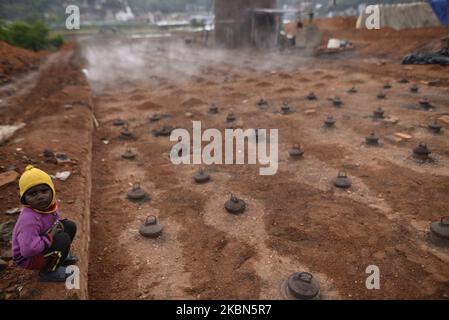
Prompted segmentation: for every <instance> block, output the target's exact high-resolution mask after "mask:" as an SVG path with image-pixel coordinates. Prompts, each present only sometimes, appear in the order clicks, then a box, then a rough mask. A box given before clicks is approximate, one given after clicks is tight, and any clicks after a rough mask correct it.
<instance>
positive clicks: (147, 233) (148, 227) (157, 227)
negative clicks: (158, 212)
mask: <svg viewBox="0 0 449 320" xmlns="http://www.w3.org/2000/svg"><path fill="white" fill-rule="evenodd" d="M163 229H164V226H163V225H162V224H161V223H159V220H158V219H157V218H156V217H155V216H149V217H148V218H146V220H145V222H144V223H142V224H141V225H140V227H139V233H140V234H141V235H142V236H144V237H146V238H157V237H158V236H159V235H160V234H161V233H162V230H163Z"/></svg>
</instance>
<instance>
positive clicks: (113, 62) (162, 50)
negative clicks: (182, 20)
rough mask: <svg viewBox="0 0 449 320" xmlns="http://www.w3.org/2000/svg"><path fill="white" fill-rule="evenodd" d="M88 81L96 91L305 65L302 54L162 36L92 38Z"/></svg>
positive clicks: (87, 47)
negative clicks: (224, 71) (222, 70)
mask: <svg viewBox="0 0 449 320" xmlns="http://www.w3.org/2000/svg"><path fill="white" fill-rule="evenodd" d="M83 54H84V57H85V58H86V60H87V62H88V67H87V70H88V79H89V81H90V82H91V85H92V87H93V88H94V89H95V90H101V88H104V87H108V86H112V85H116V84H119V85H120V83H124V82H127V81H139V80H148V79H150V78H152V77H153V78H154V77H160V78H163V79H166V80H168V81H170V83H171V84H180V83H183V82H184V83H185V82H188V81H191V79H192V76H201V75H202V71H204V68H205V67H217V66H226V65H234V66H238V67H240V68H247V69H249V68H251V69H252V70H253V71H254V70H257V71H272V70H275V69H277V70H279V69H282V70H285V71H292V69H295V68H297V67H299V66H300V65H301V64H303V63H304V60H303V59H301V58H300V55H299V54H298V53H297V52H296V53H293V54H292V53H291V52H284V53H282V52H280V51H279V50H270V51H268V50H267V51H255V50H251V49H219V48H211V47H204V46H201V45H198V44H186V42H185V41H184V40H183V39H180V38H178V39H175V38H172V37H159V38H150V39H139V40H131V39H129V38H114V39H109V40H108V39H91V40H89V41H85V42H83Z"/></svg>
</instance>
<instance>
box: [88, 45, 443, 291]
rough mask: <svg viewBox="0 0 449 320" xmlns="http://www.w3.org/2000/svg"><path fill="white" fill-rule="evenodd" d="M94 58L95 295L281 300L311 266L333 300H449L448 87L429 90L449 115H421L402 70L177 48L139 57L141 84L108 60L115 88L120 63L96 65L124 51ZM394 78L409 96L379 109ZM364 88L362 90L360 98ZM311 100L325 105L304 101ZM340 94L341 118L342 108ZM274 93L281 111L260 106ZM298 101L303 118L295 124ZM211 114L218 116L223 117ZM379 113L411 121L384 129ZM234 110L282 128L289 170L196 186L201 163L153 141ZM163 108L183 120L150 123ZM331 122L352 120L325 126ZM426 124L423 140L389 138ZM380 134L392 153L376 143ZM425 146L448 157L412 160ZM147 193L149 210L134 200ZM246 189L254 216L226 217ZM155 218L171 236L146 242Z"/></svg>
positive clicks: (223, 177)
mask: <svg viewBox="0 0 449 320" xmlns="http://www.w3.org/2000/svg"><path fill="white" fill-rule="evenodd" d="M88 48H89V50H90V58H91V59H93V60H92V61H90V63H91V67H90V69H89V73H90V74H91V78H92V79H91V84H92V87H93V88H94V89H95V92H96V97H95V101H94V105H95V114H96V117H97V119H98V121H99V124H100V127H99V129H98V130H97V131H96V132H95V134H94V138H93V168H92V174H93V177H92V200H91V204H92V205H91V216H92V221H91V230H92V233H91V242H90V262H89V296H90V298H92V299H197V298H200V299H279V298H281V294H280V286H281V284H282V281H283V280H284V279H286V278H287V277H288V276H289V275H290V274H291V273H292V272H296V271H309V272H312V273H313V274H314V275H315V277H316V278H317V279H318V280H319V282H320V284H321V291H322V294H323V298H324V299H344V298H360V299H374V298H399V299H404V298H441V297H442V295H443V294H445V293H447V292H448V291H449V280H448V279H449V269H448V268H447V263H448V262H449V251H448V250H447V249H442V248H438V247H435V246H434V245H432V244H431V243H430V242H429V241H427V232H428V224H429V222H430V221H434V220H437V219H438V218H439V217H440V216H441V215H442V213H444V212H448V209H449V204H448V202H447V201H443V199H445V198H447V190H449V179H448V176H449V169H448V164H449V154H448V152H447V150H448V149H447V147H448V144H449V143H448V139H447V138H448V137H447V136H448V133H447V131H449V130H448V129H446V130H444V132H443V134H442V135H433V134H431V133H429V132H428V131H427V130H426V128H425V127H420V125H424V126H425V124H427V123H428V122H429V120H430V119H431V118H433V117H435V116H436V115H437V114H439V113H441V112H444V111H448V110H447V106H448V104H447V102H448V101H447V94H448V89H447V88H444V87H426V86H424V87H422V91H423V92H422V94H425V95H426V96H427V97H429V98H430V99H431V100H432V101H433V102H434V103H435V105H436V108H435V110H433V111H416V110H410V109H407V108H404V107H403V106H404V105H407V104H410V103H417V99H418V97H419V96H420V95H418V96H417V95H414V94H412V93H410V92H409V91H408V87H409V85H408V84H398V83H397V80H399V79H400V78H401V77H402V74H403V72H404V70H403V69H402V68H399V67H398V68H396V69H393V70H392V71H391V72H390V74H389V75H385V76H379V75H373V74H371V73H369V72H368V71H367V70H365V69H363V70H359V69H357V66H356V65H357V63H355V64H354V65H353V66H351V67H350V68H349V70H348V69H342V68H337V67H336V65H335V63H337V64H338V62H334V63H332V61H330V62H329V61H328V62H320V64H317V62H316V61H315V60H314V59H313V58H308V59H309V60H307V59H305V58H298V57H296V58H293V57H291V56H289V61H290V63H289V65H288V66H287V67H286V66H285V63H284V62H283V61H282V59H281V61H278V62H273V63H271V64H270V65H268V64H267V63H266V61H268V60H270V59H269V58H270V57H269V56H266V55H263V54H260V53H259V54H252V55H248V54H246V53H237V52H235V51H229V52H227V53H226V58H227V59H223V58H224V57H223V56H221V55H222V54H223V53H222V52H221V51H220V52H218V51H214V50H213V49H198V48H189V47H186V46H184V45H182V44H176V45H174V44H173V43H171V42H168V43H167V42H160V43H157V44H152V45H149V44H141V45H137V46H136V47H134V48H132V49H131V50H134V51H133V52H134V53H135V57H136V61H132V62H129V63H136V66H137V67H136V68H137V69H139V70H140V71H141V72H143V73H144V74H143V75H142V76H141V77H140V76H136V77H135V78H130V77H129V76H128V75H129V74H131V73H132V74H133V75H135V74H136V73H135V72H134V73H133V72H130V73H127V68H128V66H125V65H122V63H123V61H112V62H111V61H108V66H109V68H110V65H114V69H115V70H110V69H109V73H108V72H106V73H105V74H108V75H111V73H113V77H112V78H113V81H112V80H111V81H107V80H105V79H102V78H101V75H102V74H103V72H105V71H108V70H107V68H106V66H103V65H102V64H101V61H99V60H95V58H96V57H97V56H101V55H102V54H106V53H105V52H107V51H108V48H107V47H106V48H104V47H100V46H99V47H95V45H89V46H88ZM113 49H114V48H109V50H110V51H113ZM161 52H162V54H161ZM164 52H165V53H164ZM167 52H170V55H167ZM142 53H145V54H142ZM285 59H286V58H285ZM105 60H106V59H105ZM221 61H228V62H226V63H224V62H221ZM114 62H116V63H114ZM127 63H128V62H127ZM122 67H123V70H121V68H122ZM272 70H276V72H271V71H272ZM131 71H135V70H131ZM121 73H122V74H121ZM386 81H390V82H391V83H392V84H393V88H392V89H390V90H388V91H387V94H388V98H387V99H386V100H383V101H380V100H377V98H376V94H377V93H378V92H379V91H380V89H381V88H382V85H383V83H384V82H386ZM354 85H355V86H356V87H357V88H358V90H359V92H358V93H357V94H353V95H351V94H347V93H346V91H347V90H348V89H349V88H351V87H352V86H354ZM310 91H314V92H315V93H316V94H317V96H318V100H317V101H307V100H306V99H305V98H304V97H305V96H306V95H307V94H308V93H309V92H310ZM335 95H339V96H340V97H341V98H342V100H343V101H344V105H343V106H342V107H341V108H335V107H333V106H332V104H331V102H329V101H328V100H327V98H330V97H334V96H335ZM260 98H265V99H267V100H268V101H269V107H268V108H267V109H266V110H261V109H260V108H258V106H257V102H258V101H259V99H260ZM284 101H287V102H289V103H290V106H291V107H292V109H293V113H291V114H288V115H281V114H280V113H279V110H280V106H281V105H282V103H283V102H284ZM211 103H215V104H216V105H217V106H218V107H219V113H218V114H217V115H210V114H208V112H207V111H208V107H209V105H210V104H211ZM378 106H381V107H382V108H384V109H385V110H386V114H387V115H388V116H397V117H399V118H400V122H399V123H398V124H395V125H391V124H388V123H385V122H382V121H373V119H372V118H371V115H372V112H373V110H374V109H376V108H377V107H378ZM310 109H313V110H314V111H313V112H305V110H310ZM230 110H233V111H234V113H235V114H236V116H237V124H238V125H241V126H242V127H243V128H244V129H245V128H267V129H270V128H278V129H279V169H278V173H277V174H276V175H274V176H260V175H259V171H258V169H259V166H254V165H211V166H203V168H204V169H205V170H206V171H207V172H208V173H209V174H210V175H211V178H212V179H211V181H210V182H208V183H206V184H202V185H198V184H195V183H194V182H193V179H192V177H193V175H194V174H195V172H196V171H197V170H198V169H199V166H198V165H180V166H175V165H173V164H172V163H171V162H170V159H169V152H170V149H171V147H172V146H173V144H174V142H171V141H170V140H169V138H168V137H155V136H153V135H152V134H151V131H152V130H154V129H159V128H161V127H162V126H163V125H171V126H173V127H180V128H186V129H187V130H188V131H190V132H191V131H192V120H199V121H201V122H202V126H203V130H205V129H206V128H218V129H220V130H221V131H222V130H224V128H225V125H226V123H225V118H226V115H227V114H228V112H229V111H230ZM186 112H189V113H191V115H190V114H188V115H186ZM155 113H158V114H168V115H169V116H168V117H165V118H163V119H161V120H160V121H158V122H150V121H149V120H148V117H149V116H151V115H152V114H155ZM329 114H332V115H334V116H335V117H336V118H337V124H336V127H335V128H332V129H325V128H324V127H323V120H324V118H325V117H326V116H327V115H329ZM117 118H122V119H124V120H126V121H127V122H128V124H129V129H130V130H131V132H132V133H133V134H134V135H135V137H136V139H135V140H122V139H121V138H120V130H121V127H116V126H113V125H112V122H113V120H114V119H117ZM412 127H413V131H412V135H413V139H412V140H411V141H405V142H402V143H400V144H396V143H393V142H391V141H389V140H387V139H385V137H386V136H389V135H392V134H394V133H395V132H398V131H402V132H410V131H411V129H410V128H412ZM372 130H375V131H376V133H377V134H378V135H379V136H380V137H381V145H380V146H379V147H367V146H366V145H365V144H363V141H364V139H365V136H366V135H368V134H369V133H370V132H371V131H372ZM105 140H106V141H107V142H108V143H107V144H106V143H104V141H105ZM418 141H425V142H427V144H428V145H429V147H430V148H431V150H433V154H432V155H433V157H434V160H435V161H434V162H433V163H426V164H421V163H418V162H416V161H415V160H414V159H413V158H411V157H410V152H411V150H412V148H413V147H414V146H415V144H417V142H418ZM293 143H300V144H301V145H302V146H303V147H304V148H305V151H306V152H305V154H304V157H303V158H302V159H299V160H292V159H291V158H289V157H288V149H289V148H291V146H292V144H293ZM127 147H131V148H132V149H133V150H134V151H135V152H137V158H136V159H135V160H133V161H129V160H124V159H122V158H121V154H122V153H123V152H125V151H126V148H127ZM340 169H345V170H346V171H347V172H348V174H349V176H350V177H351V178H352V180H353V185H352V187H351V188H350V189H349V190H338V189H335V188H334V187H333V186H332V179H333V178H334V177H335V176H336V174H337V172H338V171H339V170H340ZM135 182H140V185H141V187H142V188H143V189H145V191H147V192H148V193H149V195H150V198H151V199H150V200H149V201H147V202H144V203H133V202H130V201H129V200H128V199H127V197H126V193H127V192H128V190H130V188H131V186H132V184H133V183H135ZM230 193H234V194H236V195H237V196H239V197H240V198H243V199H244V200H245V201H246V203H247V204H248V208H247V210H246V211H245V213H243V214H242V215H237V216H236V215H230V214H228V213H226V212H225V210H224V208H223V204H224V202H225V201H226V200H227V199H228V198H229V195H230ZM149 215H155V216H157V217H158V218H159V219H160V221H161V223H163V225H164V226H165V228H164V231H163V234H162V236H161V237H159V238H157V239H147V238H143V237H141V236H140V235H139V233H138V227H139V225H140V224H141V223H142V222H143V221H144V219H145V218H146V217H147V216H149ZM369 265H377V266H379V268H380V270H381V279H382V282H381V284H382V290H367V289H366V287H365V279H366V277H367V275H366V273H365V269H366V267H367V266H369Z"/></svg>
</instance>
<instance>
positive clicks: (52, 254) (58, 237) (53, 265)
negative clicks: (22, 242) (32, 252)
mask: <svg viewBox="0 0 449 320" xmlns="http://www.w3.org/2000/svg"><path fill="white" fill-rule="evenodd" d="M60 222H61V223H62V225H63V226H64V231H61V232H58V233H57V234H55V235H54V237H53V242H52V244H51V246H50V247H49V248H48V249H47V250H45V251H44V252H43V253H42V254H41V255H39V256H36V257H34V258H33V261H32V265H31V266H30V269H39V270H41V271H43V272H51V271H54V270H56V269H57V268H58V267H59V266H61V265H62V264H63V263H64V261H65V259H66V258H67V255H68V254H69V252H70V246H71V244H72V241H73V239H74V238H75V235H76V224H75V223H74V222H73V221H70V220H67V219H66V220H61V221H60Z"/></svg>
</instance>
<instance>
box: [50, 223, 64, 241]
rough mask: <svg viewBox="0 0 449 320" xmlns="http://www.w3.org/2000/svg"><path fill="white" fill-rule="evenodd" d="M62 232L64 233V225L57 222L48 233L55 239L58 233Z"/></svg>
mask: <svg viewBox="0 0 449 320" xmlns="http://www.w3.org/2000/svg"><path fill="white" fill-rule="evenodd" d="M62 231H64V225H63V224H62V223H61V222H59V221H56V222H55V223H54V224H53V225H52V226H51V228H50V229H49V230H48V231H47V233H48V234H50V235H51V236H52V237H54V236H55V235H56V234H57V233H58V232H62Z"/></svg>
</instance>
